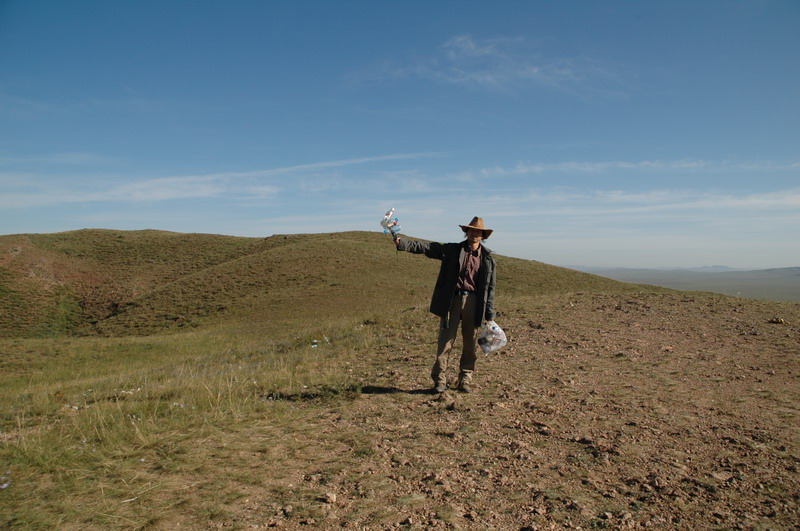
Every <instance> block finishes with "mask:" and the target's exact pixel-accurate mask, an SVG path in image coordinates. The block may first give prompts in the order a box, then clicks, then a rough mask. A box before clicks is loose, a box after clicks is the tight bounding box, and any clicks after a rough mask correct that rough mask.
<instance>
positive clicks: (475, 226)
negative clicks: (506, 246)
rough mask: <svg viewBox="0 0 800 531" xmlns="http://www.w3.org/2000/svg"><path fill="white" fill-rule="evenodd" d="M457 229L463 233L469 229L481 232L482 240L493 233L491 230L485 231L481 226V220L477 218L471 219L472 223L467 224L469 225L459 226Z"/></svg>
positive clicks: (482, 225)
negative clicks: (459, 228)
mask: <svg viewBox="0 0 800 531" xmlns="http://www.w3.org/2000/svg"><path fill="white" fill-rule="evenodd" d="M459 227H461V230H463V231H464V232H467V231H468V230H469V229H478V230H482V231H483V239H484V240H485V239H487V238H488V237H489V236H491V235H492V232H494V231H493V230H492V229H487V228H486V227H485V226H484V224H483V218H479V217H478V216H475V217H474V218H472V221H470V222H469V225H459Z"/></svg>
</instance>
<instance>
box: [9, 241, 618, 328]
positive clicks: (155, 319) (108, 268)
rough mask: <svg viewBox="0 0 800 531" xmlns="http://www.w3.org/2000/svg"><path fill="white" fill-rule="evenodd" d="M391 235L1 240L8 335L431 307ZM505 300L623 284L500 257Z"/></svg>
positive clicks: (424, 280) (424, 274)
mask: <svg viewBox="0 0 800 531" xmlns="http://www.w3.org/2000/svg"><path fill="white" fill-rule="evenodd" d="M387 240H388V239H387V238H386V236H384V235H383V234H379V233H367V232H351V233H337V234H307V235H275V236H271V237H269V238H241V237H232V236H218V235H208V234H177V233H170V232H160V231H130V232H125V231H112V230H80V231H73V232H65V233H58V234H39V235H32V234H29V235H13V236H1V237H0V310H2V317H0V337H14V336H26V337H39V336H48V335H50V336H52V335H59V334H69V335H97V334H99V335H146V334H152V333H157V332H164V331H176V330H181V329H185V328H192V327H197V326H202V325H213V324H214V323H220V322H228V321H232V320H236V321H242V320H244V321H258V322H270V323H273V324H274V325H275V326H280V325H281V324H285V323H288V322H292V321H294V320H296V319H297V318H299V317H304V318H307V319H326V318H330V317H338V316H339V315H341V312H342V311H343V309H346V310H347V311H348V312H351V313H354V314H355V313H364V312H366V313H370V312H379V311H382V310H383V311H392V310H393V306H395V305H398V304H402V305H406V306H408V305H417V304H427V298H428V297H429V294H430V290H431V287H432V285H433V282H434V281H435V277H436V271H437V264H436V263H435V262H434V261H432V260H425V259H421V258H419V257H414V256H412V255H408V254H406V253H397V252H396V251H395V250H394V248H393V246H392V245H391V242H389V241H387ZM498 261H499V263H500V267H499V278H498V282H499V285H500V286H501V288H502V291H503V292H504V293H506V294H513V293H529V292H535V293H539V294H546V293H558V292H571V291H582V290H594V291H620V290H623V291H624V290H626V289H631V288H630V287H629V286H626V285H624V284H621V283H618V282H615V281H612V280H608V279H602V278H600V277H596V276H593V275H589V274H585V273H579V272H577V271H572V270H568V269H563V268H558V267H554V266H549V265H546V264H542V263H538V262H534V261H527V260H519V259H513V258H507V257H503V256H499V257H498Z"/></svg>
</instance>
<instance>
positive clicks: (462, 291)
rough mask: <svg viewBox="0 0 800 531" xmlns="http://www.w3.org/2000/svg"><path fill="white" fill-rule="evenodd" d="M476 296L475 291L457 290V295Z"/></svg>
mask: <svg viewBox="0 0 800 531" xmlns="http://www.w3.org/2000/svg"><path fill="white" fill-rule="evenodd" d="M474 294H475V292H474V291H469V290H466V289H457V290H456V295H474Z"/></svg>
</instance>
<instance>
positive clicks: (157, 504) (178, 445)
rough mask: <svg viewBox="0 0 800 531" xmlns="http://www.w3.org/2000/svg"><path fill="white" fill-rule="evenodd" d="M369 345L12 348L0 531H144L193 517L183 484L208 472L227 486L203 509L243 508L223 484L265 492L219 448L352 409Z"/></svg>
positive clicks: (334, 337) (222, 335) (73, 343)
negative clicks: (256, 425)
mask: <svg viewBox="0 0 800 531" xmlns="http://www.w3.org/2000/svg"><path fill="white" fill-rule="evenodd" d="M369 334H370V333H369V331H368V330H366V331H365V329H364V328H363V327H362V328H356V327H355V326H347V327H345V328H339V329H331V328H325V329H317V330H314V329H313V328H311V327H309V328H308V330H307V332H306V333H303V334H300V335H293V334H292V335H289V336H286V337H279V336H274V335H273V337H271V338H270V339H265V338H263V337H260V336H258V335H249V336H248V335H242V334H241V331H239V330H226V329H216V330H213V331H203V332H195V333H188V334H182V335H172V336H153V337H148V338H83V339H67V340H63V339H62V340H52V339H23V340H5V341H3V342H2V343H0V346H2V348H3V351H4V352H6V353H7V354H8V356H7V357H6V359H5V360H4V367H3V368H4V370H3V375H2V377H0V387H2V389H3V393H2V398H0V405H1V406H2V407H1V408H0V410H2V411H3V417H2V424H0V436H2V443H3V444H2V449H1V450H0V455H2V462H3V466H4V467H5V468H6V469H7V470H8V472H9V476H10V480H11V486H10V487H9V488H8V489H6V490H4V491H3V492H2V493H1V494H2V496H3V498H4V502H3V509H0V523H2V524H4V525H13V526H20V527H33V528H44V527H58V526H59V525H62V524H63V523H64V522H70V523H71V524H72V525H78V526H82V525H87V526H90V527H145V526H147V525H148V522H153V521H156V520H158V519H159V515H160V514H161V513H162V512H163V511H166V510H169V508H170V507H177V506H181V505H182V504H184V503H188V501H187V500H186V499H184V498H183V497H182V496H184V494H182V489H181V487H180V484H182V483H186V482H188V483H193V482H198V481H200V482H201V483H202V481H203V479H202V478H203V476H204V473H206V472H208V473H212V474H215V475H219V474H221V475H222V477H221V478H219V479H220V482H221V483H220V482H212V483H213V484H211V483H210V484H209V485H207V486H206V487H202V486H201V487H200V488H199V490H200V492H204V493H205V496H207V499H204V500H203V501H202V502H200V503H197V502H196V501H195V502H193V503H192V504H191V505H192V507H193V510H194V511H199V512H200V513H202V512H204V511H205V512H208V514H206V515H205V518H210V517H212V513H213V514H217V513H218V511H219V509H218V508H219V507H223V506H225V505H226V504H227V503H228V502H229V501H230V499H229V498H230V496H232V495H233V496H235V495H236V494H235V492H232V491H229V490H225V489H223V490H222V491H220V490H219V489H218V487H219V485H220V484H225V483H226V482H230V483H231V484H241V483H245V484H247V483H250V484H257V483H258V482H259V481H260V480H261V478H260V476H258V475H256V476H254V475H253V474H252V472H249V471H247V470H236V469H235V467H232V466H226V467H222V468H224V471H223V472H222V473H221V472H220V470H219V468H218V467H217V466H215V465H214V463H215V462H219V459H220V457H221V456H222V455H224V454H225V453H226V451H225V449H224V448H220V447H218V446H216V445H215V443H214V441H215V439H216V438H217V436H218V435H219V434H228V435H229V434H231V433H235V432H237V431H241V430H243V429H246V428H247V427H248V426H250V425H251V423H253V422H268V423H271V424H273V425H274V426H276V427H281V426H283V427H286V426H288V425H294V426H302V415H304V414H307V413H301V412H299V411H298V410H296V409H294V408H293V406H292V399H294V397H297V399H305V398H304V397H309V398H308V399H313V397H317V399H323V398H324V396H325V395H326V393H331V392H337V396H339V395H346V390H347V389H350V388H352V387H353V385H354V384H353V382H352V381H350V380H349V379H348V377H347V375H346V374H347V373H346V372H344V371H342V370H341V369H340V367H341V366H342V364H344V363H345V362H346V361H347V360H351V359H352V357H353V356H355V355H357V354H362V355H363V353H364V350H365V349H369V348H370V345H371V343H372V341H373V340H374V339H373V338H370V337H369ZM323 337H327V338H328V341H322V342H320V343H318V346H317V347H313V346H312V345H313V344H312V338H323ZM339 391H341V392H342V393H338V392H339ZM353 442H354V443H355V441H353ZM356 446H358V444H356ZM261 451H263V452H265V455H266V454H267V453H268V451H269V450H268V449H265V448H262V449H261ZM195 495H196V494H195ZM196 517H197V518H198V519H200V520H198V521H202V518H203V517H204V516H203V515H202V514H199V513H198V514H197V515H196Z"/></svg>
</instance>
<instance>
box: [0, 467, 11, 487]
mask: <svg viewBox="0 0 800 531" xmlns="http://www.w3.org/2000/svg"><path fill="white" fill-rule="evenodd" d="M0 481H1V482H2V483H0V489H7V488H8V487H9V486H10V485H11V471H10V470H9V471H8V472H6V473H5V474H3V476H2V477H0Z"/></svg>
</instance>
